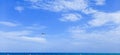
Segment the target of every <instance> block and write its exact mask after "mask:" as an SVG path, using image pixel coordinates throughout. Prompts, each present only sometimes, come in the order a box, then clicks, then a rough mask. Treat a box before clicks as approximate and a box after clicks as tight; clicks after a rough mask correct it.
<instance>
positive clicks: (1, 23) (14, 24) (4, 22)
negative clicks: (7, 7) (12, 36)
mask: <svg viewBox="0 0 120 55" xmlns="http://www.w3.org/2000/svg"><path fill="white" fill-rule="evenodd" d="M0 25H4V26H9V27H16V26H18V24H16V23H13V22H7V21H0Z"/></svg>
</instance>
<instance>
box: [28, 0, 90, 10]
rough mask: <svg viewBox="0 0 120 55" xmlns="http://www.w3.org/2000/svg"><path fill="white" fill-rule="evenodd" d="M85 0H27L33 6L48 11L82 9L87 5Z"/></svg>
mask: <svg viewBox="0 0 120 55" xmlns="http://www.w3.org/2000/svg"><path fill="white" fill-rule="evenodd" d="M27 1H28V0H27ZM86 1H87V0H70V1H68V0H60V1H59V0H53V1H47V2H43V0H40V1H37V0H35V1H34V0H33V1H31V0H29V1H28V2H30V3H31V4H32V5H31V6H32V7H33V8H38V9H46V10H50V11H68V10H77V11H78V10H83V9H86V8H87V7H88V5H87V2H86Z"/></svg>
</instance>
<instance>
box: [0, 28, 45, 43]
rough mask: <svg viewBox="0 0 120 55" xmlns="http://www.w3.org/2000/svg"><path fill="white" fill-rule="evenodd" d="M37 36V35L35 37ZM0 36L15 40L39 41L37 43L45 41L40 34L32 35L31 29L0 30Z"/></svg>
mask: <svg viewBox="0 0 120 55" xmlns="http://www.w3.org/2000/svg"><path fill="white" fill-rule="evenodd" d="M36 36H38V37H36ZM0 38H5V39H9V40H13V41H15V40H17V41H31V42H39V43H45V42H46V39H45V38H44V37H42V36H40V34H38V35H33V34H32V31H27V30H23V31H8V32H5V31H0Z"/></svg>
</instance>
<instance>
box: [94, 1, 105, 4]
mask: <svg viewBox="0 0 120 55" xmlns="http://www.w3.org/2000/svg"><path fill="white" fill-rule="evenodd" d="M95 1H96V3H95V4H96V5H104V4H105V1H106V0H95Z"/></svg>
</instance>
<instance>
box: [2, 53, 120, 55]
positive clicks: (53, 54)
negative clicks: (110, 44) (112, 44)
mask: <svg viewBox="0 0 120 55" xmlns="http://www.w3.org/2000/svg"><path fill="white" fill-rule="evenodd" d="M0 55H120V53H0Z"/></svg>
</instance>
